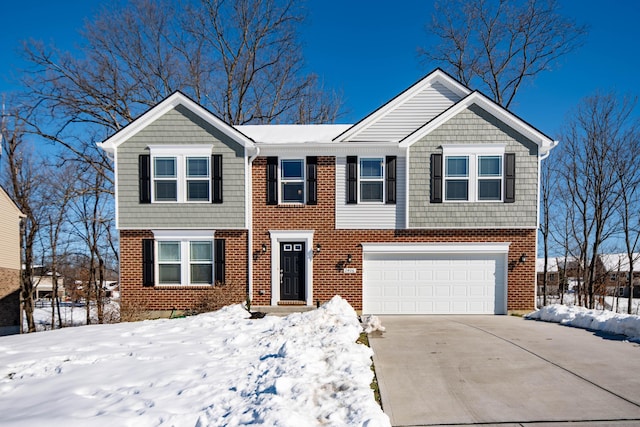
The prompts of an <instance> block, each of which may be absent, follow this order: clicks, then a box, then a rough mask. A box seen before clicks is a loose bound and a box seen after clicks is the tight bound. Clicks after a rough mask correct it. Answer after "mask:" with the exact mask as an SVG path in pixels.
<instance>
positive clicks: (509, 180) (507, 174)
mask: <svg viewBox="0 0 640 427" xmlns="http://www.w3.org/2000/svg"><path fill="white" fill-rule="evenodd" d="M515 201H516V153H505V155H504V202H505V203H514V202H515Z"/></svg>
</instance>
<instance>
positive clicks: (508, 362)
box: [369, 316, 640, 427]
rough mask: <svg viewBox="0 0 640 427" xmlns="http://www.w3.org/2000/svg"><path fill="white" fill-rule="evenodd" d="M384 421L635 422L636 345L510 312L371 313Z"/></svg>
mask: <svg viewBox="0 0 640 427" xmlns="http://www.w3.org/2000/svg"><path fill="white" fill-rule="evenodd" d="M380 319H381V321H382V325H383V326H385V327H386V329H387V330H386V332H384V333H383V334H379V333H374V334H371V335H370V337H369V341H370V344H371V347H372V348H373V350H374V352H375V355H374V363H375V367H376V374H377V377H378V383H379V385H380V393H381V395H382V405H383V408H384V411H385V413H387V414H388V415H389V417H390V418H391V423H392V425H394V426H437V425H447V426H449V427H451V426H455V425H474V424H482V425H485V426H486V425H492V424H499V425H500V426H502V427H505V426H551V425H569V424H570V425H571V426H583V425H584V426H586V425H589V426H609V425H610V426H616V427H620V426H638V425H640V345H638V344H633V343H629V342H624V341H622V340H620V339H619V337H615V336H609V337H603V336H598V335H597V334H595V333H594V332H590V331H585V330H581V329H575V328H570V327H566V326H560V325H557V324H552V323H544V322H536V321H531V320H524V319H521V318H518V317H511V316H380Z"/></svg>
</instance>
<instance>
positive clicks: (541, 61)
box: [419, 0, 587, 108]
mask: <svg viewBox="0 0 640 427" xmlns="http://www.w3.org/2000/svg"><path fill="white" fill-rule="evenodd" d="M427 29H428V31H429V32H431V33H433V35H435V37H436V38H437V40H438V43H437V44H436V45H435V46H430V47H429V48H424V49H420V50H419V54H420V55H421V56H422V57H423V58H424V59H426V60H430V61H435V62H436V63H439V64H443V66H444V68H445V69H447V70H449V71H450V72H452V74H453V75H454V76H455V77H456V78H457V79H458V80H460V81H461V82H462V83H464V84H466V85H467V86H470V85H471V84H473V86H474V87H480V88H485V89H487V90H488V91H489V93H490V94H491V96H492V97H493V99H494V101H496V102H497V103H498V104H500V105H502V106H503V107H505V108H509V106H510V105H511V103H512V102H513V100H514V98H515V96H516V93H517V92H518V90H519V89H520V88H521V87H522V85H523V83H525V82H526V81H528V80H532V79H533V78H535V76H537V75H538V74H540V73H541V72H543V71H545V70H549V69H551V68H552V67H553V66H554V65H555V64H557V63H558V60H559V59H560V58H562V57H563V56H565V55H567V54H568V53H570V52H572V51H574V50H575V49H577V48H578V47H579V46H581V45H582V43H583V39H584V35H585V34H586V31H587V29H586V27H585V26H583V25H578V24H576V22H575V21H573V20H572V19H570V18H568V17H566V16H563V15H562V14H561V11H560V6H559V5H558V3H557V2H556V1H555V0H520V1H508V0H479V1H465V0H438V1H437V2H436V4H435V12H434V14H433V17H432V21H431V24H430V25H429V26H428V27H427Z"/></svg>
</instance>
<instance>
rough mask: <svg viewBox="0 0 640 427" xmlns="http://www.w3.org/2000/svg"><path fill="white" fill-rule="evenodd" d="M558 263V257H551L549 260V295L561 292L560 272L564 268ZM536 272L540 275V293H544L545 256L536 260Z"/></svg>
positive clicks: (538, 280)
mask: <svg viewBox="0 0 640 427" xmlns="http://www.w3.org/2000/svg"><path fill="white" fill-rule="evenodd" d="M558 263H559V259H558V258H549V259H548V260H547V295H559V294H560V281H561V279H562V277H561V274H560V273H561V272H562V271H563V270H562V268H559V267H558ZM536 272H537V276H538V279H537V282H538V295H542V294H543V292H544V289H543V286H544V258H538V259H537V260H536ZM565 291H566V289H565Z"/></svg>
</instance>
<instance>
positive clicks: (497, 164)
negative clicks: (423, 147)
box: [442, 144, 504, 202]
mask: <svg viewBox="0 0 640 427" xmlns="http://www.w3.org/2000/svg"><path fill="white" fill-rule="evenodd" d="M443 155H444V160H443V163H444V179H443V184H442V185H443V187H444V188H443V193H444V200H445V201H449V202H461V201H469V202H478V201H482V202H485V201H496V202H501V201H503V198H504V196H503V193H504V176H503V157H504V145H502V144H500V145H498V144H495V145H494V144H492V145H488V146H468V145H451V146H443Z"/></svg>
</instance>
